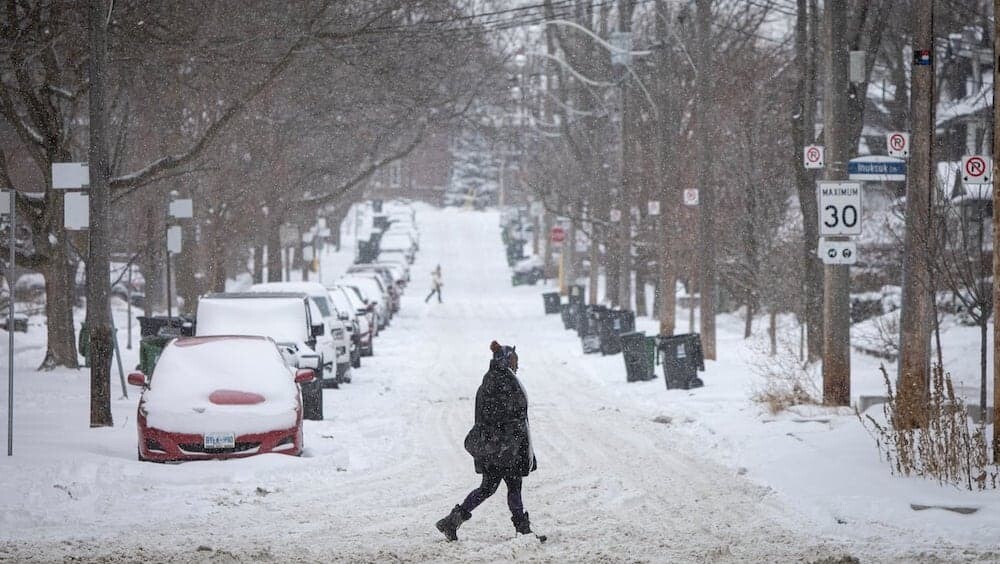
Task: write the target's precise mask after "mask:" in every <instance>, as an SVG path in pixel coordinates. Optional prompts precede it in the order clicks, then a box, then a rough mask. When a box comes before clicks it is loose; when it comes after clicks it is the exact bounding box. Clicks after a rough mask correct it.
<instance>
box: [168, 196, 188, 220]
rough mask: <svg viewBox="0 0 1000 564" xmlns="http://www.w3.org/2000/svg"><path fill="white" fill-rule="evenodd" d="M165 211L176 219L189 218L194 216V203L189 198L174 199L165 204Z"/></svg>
mask: <svg viewBox="0 0 1000 564" xmlns="http://www.w3.org/2000/svg"><path fill="white" fill-rule="evenodd" d="M167 213H168V214H169V215H170V216H171V217H175V218H177V219H191V218H192V217H194V204H193V203H192V201H191V200H190V199H185V200H174V201H172V202H170V204H169V205H168V206H167Z"/></svg>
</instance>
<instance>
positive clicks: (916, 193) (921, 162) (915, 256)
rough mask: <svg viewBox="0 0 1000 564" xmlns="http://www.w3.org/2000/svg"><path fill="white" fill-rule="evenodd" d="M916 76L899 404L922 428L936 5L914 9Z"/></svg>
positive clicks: (906, 418)
mask: <svg viewBox="0 0 1000 564" xmlns="http://www.w3.org/2000/svg"><path fill="white" fill-rule="evenodd" d="M911 68H912V76H911V78H910V84H911V87H910V90H911V95H910V122H911V123H912V127H913V147H912V149H911V151H910V170H909V171H908V173H909V183H908V185H907V191H906V236H905V238H904V240H903V304H902V312H901V317H900V342H899V353H900V354H899V382H898V390H897V391H898V394H899V406H900V412H901V416H902V422H903V425H904V426H905V427H907V428H914V427H919V426H921V425H922V421H923V417H922V413H923V411H924V410H923V407H924V402H925V399H926V398H927V385H928V382H929V362H930V353H931V349H930V341H931V328H932V327H933V324H932V323H933V319H931V317H932V312H931V301H930V300H931V296H932V293H933V288H931V286H930V277H929V276H928V272H929V262H928V261H929V257H930V252H931V249H930V245H931V244H932V240H933V238H932V234H931V229H932V225H931V219H930V218H931V197H930V195H931V190H932V189H933V185H934V183H933V179H934V153H933V145H934V1H933V0H917V1H916V2H914V5H913V64H912V65H911Z"/></svg>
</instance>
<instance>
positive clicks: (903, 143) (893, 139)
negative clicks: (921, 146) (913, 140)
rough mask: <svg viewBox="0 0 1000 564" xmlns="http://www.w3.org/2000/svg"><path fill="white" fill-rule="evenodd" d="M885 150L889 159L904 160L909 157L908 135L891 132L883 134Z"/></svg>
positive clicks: (900, 132)
mask: <svg viewBox="0 0 1000 564" xmlns="http://www.w3.org/2000/svg"><path fill="white" fill-rule="evenodd" d="M885 148H886V150H887V151H888V153H889V156H890V157H899V158H902V159H905V158H907V157H909V156H910V134H909V133H903V132H902V131H891V132H889V133H886V134H885Z"/></svg>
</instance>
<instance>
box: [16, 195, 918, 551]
mask: <svg viewBox="0 0 1000 564" xmlns="http://www.w3.org/2000/svg"><path fill="white" fill-rule="evenodd" d="M418 221H419V223H420V225H421V233H422V239H421V245H422V249H421V252H420V254H419V255H418V260H417V263H416V264H415V265H414V268H413V282H412V283H411V286H410V288H409V290H408V292H407V294H406V296H405V298H404V302H403V307H402V312H401V314H400V315H399V316H398V317H397V318H396V319H395V320H394V321H393V325H392V326H391V327H390V328H389V329H388V330H387V331H386V332H385V333H384V334H383V336H382V337H380V338H379V340H378V341H377V342H376V355H377V356H376V357H374V358H372V359H365V365H364V367H363V368H362V369H361V370H359V371H357V372H356V373H355V376H354V382H353V383H352V384H350V385H347V386H344V387H343V389H341V390H339V391H328V392H327V395H326V401H327V405H326V413H327V419H328V420H327V421H324V422H320V423H312V422H307V428H306V446H307V452H306V456H305V457H303V458H301V459H296V458H291V457H284V456H281V455H268V456H263V457H257V458H254V459H247V460H240V461H230V462H206V463H193V464H183V465H155V464H142V463H138V462H136V461H135V460H134V454H135V430H134V406H135V403H134V402H135V399H134V398H133V399H131V400H124V399H121V400H117V401H116V402H115V405H114V408H115V417H116V423H117V425H116V427H115V428H114V429H103V430H89V429H86V428H85V421H86V401H85V399H86V377H85V375H83V374H80V375H76V374H71V375H56V376H43V378H49V379H51V380H53V381H52V382H33V383H31V384H26V385H23V386H22V387H21V390H23V391H22V392H21V394H22V395H18V396H17V400H18V402H20V403H22V404H25V405H31V406H33V407H32V408H30V409H33V412H32V415H31V416H30V417H29V416H23V419H22V421H23V422H22V423H20V425H21V427H19V430H20V431H21V433H23V434H25V435H27V436H30V437H32V440H31V441H30V443H29V444H25V443H26V442H27V441H22V442H21V443H20V444H19V448H20V453H19V456H17V457H15V458H14V459H13V460H9V459H8V460H5V461H3V462H2V463H0V471H3V472H4V476H5V477H3V478H0V486H2V487H3V493H2V497H0V508H2V509H3V515H2V516H0V560H11V561H28V562H34V561H53V560H54V561H62V560H64V559H70V558H80V559H85V560H98V561H105V562H117V561H161V560H171V561H207V562H230V561H275V562H292V561H301V562H332V561H344V562H392V561H403V562H416V561H463V562H497V561H506V560H514V559H524V560H529V561H536V562H789V561H802V562H814V561H820V560H822V559H824V558H827V557H830V558H831V560H829V561H830V562H834V561H836V560H834V559H833V558H836V557H840V556H843V555H847V554H855V555H858V556H862V557H863V561H870V560H871V559H874V560H878V561H917V560H927V561H937V560H936V559H935V558H934V557H927V558H924V557H922V554H923V552H922V549H920V548H919V547H918V548H915V549H914V552H913V553H912V554H906V553H899V552H898V551H897V550H896V549H895V548H892V547H888V548H886V547H885V546H884V542H883V541H884V540H885V539H880V538H877V537H875V536H873V537H872V538H870V539H867V540H865V541H859V540H857V539H846V538H840V539H834V538H829V537H825V536H821V535H819V534H810V533H809V530H810V528H809V525H808V521H807V519H805V518H804V517H803V516H801V515H796V514H795V513H794V512H792V510H791V509H789V508H788V507H787V506H786V505H784V504H783V503H782V502H781V501H780V500H779V499H777V497H776V496H774V495H773V492H772V491H771V490H770V489H769V488H766V487H762V486H759V485H756V484H754V483H753V482H751V481H750V480H748V479H746V478H744V477H743V476H740V475H738V474H737V473H736V472H734V471H733V470H731V469H728V468H725V467H723V466H720V465H718V464H716V463H714V462H709V461H707V460H706V459H703V458H701V457H699V456H698V453H697V452H696V449H694V448H692V443H691V441H690V440H686V439H682V438H679V436H678V434H677V433H675V432H674V427H676V426H679V425H685V424H695V423H697V422H695V421H690V420H684V421H675V422H673V423H668V424H664V423H658V422H654V421H653V420H652V419H653V418H652V417H651V416H650V413H649V411H648V410H647V409H638V408H637V407H636V405H637V404H636V402H634V401H632V400H631V399H630V396H629V395H628V394H622V393H609V390H608V386H607V385H606V383H605V382H606V380H605V379H602V378H600V377H595V374H594V371H593V362H592V360H593V358H594V357H583V356H582V355H581V354H580V353H579V345H578V341H576V339H575V338H574V336H572V335H570V334H568V333H566V332H564V331H563V330H562V327H561V324H560V322H559V320H558V318H557V317H556V316H549V317H544V316H543V315H542V314H541V311H542V303H541V298H540V297H539V288H537V287H536V288H511V286H510V281H509V273H508V269H507V267H506V264H505V263H504V260H503V250H502V247H501V243H500V238H499V233H498V226H497V222H498V218H497V216H496V215H495V214H484V213H474V212H463V211H457V210H445V211H430V210H428V211H425V212H423V213H421V215H420V217H419V218H418ZM436 264H440V265H441V267H442V270H443V279H444V287H443V297H444V303H443V304H440V305H439V304H437V303H430V304H425V303H424V302H423V298H424V296H425V295H426V293H427V291H428V288H429V279H430V270H431V269H432V268H433V267H434V266H435V265H436ZM492 339H497V340H498V341H500V342H501V343H505V344H516V345H517V349H518V352H519V354H520V358H521V368H522V370H521V373H520V376H521V379H522V381H523V382H524V385H525V387H526V389H527V392H528V396H529V402H530V416H531V421H532V431H533V435H534V440H535V449H536V453H537V456H538V462H539V470H538V471H537V472H536V473H533V474H532V475H531V476H530V477H529V478H527V479H526V480H525V486H524V489H525V505H526V509H527V510H528V511H529V512H530V513H531V518H532V522H533V524H534V527H535V529H536V531H537V532H540V533H544V534H547V535H548V536H549V541H548V542H547V543H545V544H539V543H538V542H537V541H536V540H535V539H534V538H531V537H519V538H515V536H514V530H513V527H512V525H511V523H510V520H509V513H508V511H507V508H506V503H505V496H504V486H501V490H500V492H499V493H498V495H496V496H494V497H493V498H491V499H490V500H488V501H487V502H486V503H485V504H484V505H483V506H482V507H481V508H480V509H479V510H477V511H476V512H475V514H474V516H473V519H472V520H471V521H469V522H468V523H466V524H465V525H464V526H463V527H462V528H461V530H460V531H459V536H460V538H461V541H460V542H457V543H447V542H445V541H444V539H443V537H442V536H441V535H440V534H439V533H438V532H437V531H436V530H435V529H434V526H433V523H434V521H435V520H437V519H438V518H440V517H441V516H443V515H444V514H445V513H446V512H447V511H448V510H449V509H450V508H451V507H452V506H453V505H454V504H455V503H457V502H459V501H461V499H462V498H463V496H464V495H465V494H466V493H467V492H468V491H469V490H470V489H472V488H473V487H474V486H476V485H477V484H478V480H479V476H478V475H476V474H475V473H474V471H473V468H472V461H471V458H470V457H469V456H468V455H467V454H466V453H465V452H464V450H463V449H462V439H463V437H464V435H465V433H466V431H467V430H468V428H469V427H470V425H471V423H472V417H473V401H472V399H473V398H474V396H475V392H476V388H477V386H478V385H479V382H480V379H481V377H482V374H483V372H484V371H485V368H486V366H487V363H488V358H489V351H488V345H489V342H490V341H491V340H492ZM31 374H32V375H33V376H34V373H31ZM657 382H658V384H657ZM654 384H655V385H654ZM636 386H640V387H633V388H630V390H632V392H633V393H635V392H636V391H637V390H639V391H642V392H649V393H651V392H653V391H654V390H655V391H656V392H662V388H661V386H662V380H657V381H655V382H650V383H643V384H638V385H636ZM53 396H54V398H58V400H59V401H50V400H52V399H54V398H53ZM22 436H23V435H22ZM884 550H891V551H892V552H888V553H887V552H884ZM865 556H867V557H868V558H865ZM924 556H926V555H924ZM824 561H825V560H824Z"/></svg>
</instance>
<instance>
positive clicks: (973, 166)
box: [965, 157, 986, 177]
mask: <svg viewBox="0 0 1000 564" xmlns="http://www.w3.org/2000/svg"><path fill="white" fill-rule="evenodd" d="M965 174H967V175H969V176H974V177H979V176H982V175H984V174H986V161H985V160H983V158H982V157H970V158H969V160H967V161H965Z"/></svg>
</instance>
